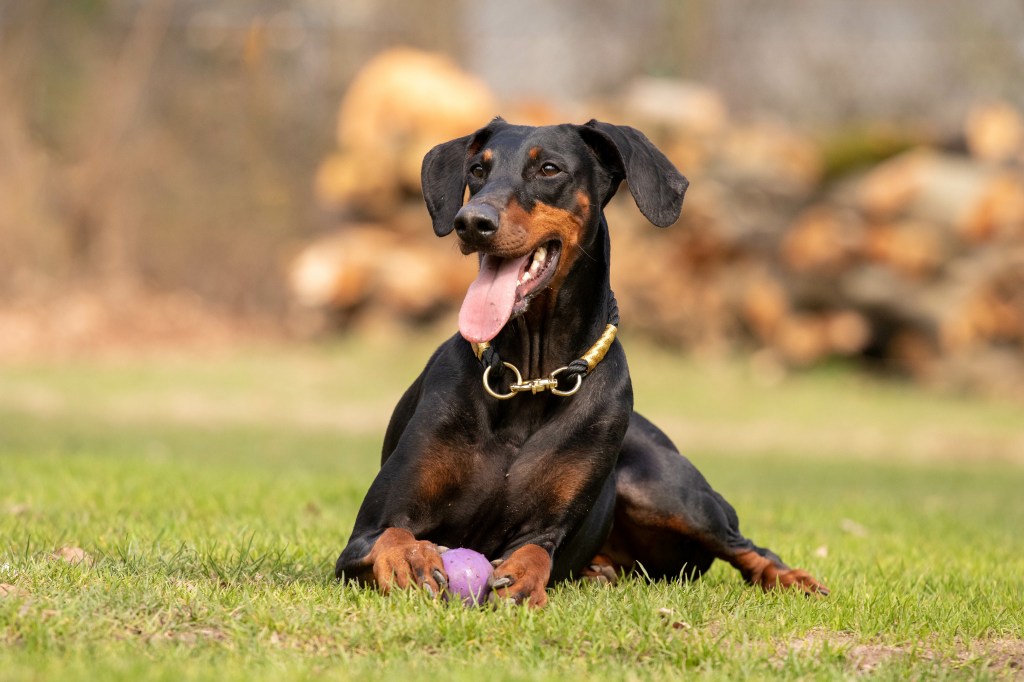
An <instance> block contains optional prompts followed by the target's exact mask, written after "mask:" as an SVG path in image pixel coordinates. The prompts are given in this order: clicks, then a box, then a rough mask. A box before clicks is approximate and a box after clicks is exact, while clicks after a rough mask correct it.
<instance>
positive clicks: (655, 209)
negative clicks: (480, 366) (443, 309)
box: [422, 118, 688, 342]
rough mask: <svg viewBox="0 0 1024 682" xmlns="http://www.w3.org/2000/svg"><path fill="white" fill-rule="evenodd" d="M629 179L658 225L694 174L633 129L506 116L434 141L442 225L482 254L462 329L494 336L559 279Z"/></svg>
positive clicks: (430, 179)
mask: <svg viewBox="0 0 1024 682" xmlns="http://www.w3.org/2000/svg"><path fill="white" fill-rule="evenodd" d="M623 180H625V181H626V182H627V183H628V185H629V189H630V192H631V193H632V195H633V199H634V200H635V201H636V205H637V207H638V208H639V209H640V212H641V213H643V214H644V216H646V217H647V219H648V220H650V221H651V222H652V223H654V224H655V225H658V226H660V227H667V226H668V225H671V224H672V223H674V222H675V221H676V220H677V219H678V217H679V211H680V208H681V207H682V203H683V194H684V193H685V192H686V187H687V184H688V183H687V181H686V178H684V177H683V176H682V175H681V174H680V173H679V171H677V170H676V168H675V167H674V166H673V165H672V163H671V162H670V161H669V160H668V159H667V158H665V155H664V154H662V153H661V152H660V151H658V149H657V148H656V147H655V146H654V145H653V144H652V143H651V141H650V140H648V139H647V138H646V137H645V136H644V135H643V133H641V132H639V131H637V130H635V129H633V128H629V127H626V126H616V125H611V124H608V123H601V122H599V121H590V122H589V123H587V124H586V125H571V124H564V125H557V126H544V127H539V128H534V127H530V126H516V125H509V124H508V123H506V122H505V121H503V120H502V119H500V118H499V119H495V120H494V121H492V122H491V123H490V124H489V125H487V126H486V127H484V128H481V129H480V130H478V131H476V132H475V133H473V134H472V135H467V136H466V137H461V138H459V139H456V140H452V141H450V142H445V143H444V144H440V145H438V146H437V147H434V148H433V149H432V150H431V151H430V152H429V153H428V154H427V156H426V157H425V158H424V159H423V171H422V181H423V196H424V199H425V200H426V203H427V210H428V211H429V212H430V217H431V219H432V220H433V223H434V232H435V233H437V235H438V236H439V237H443V236H445V235H447V234H449V233H451V231H452V230H455V232H456V234H457V235H458V238H459V245H460V248H461V249H462V251H463V253H467V254H469V253H474V252H477V253H480V254H481V261H480V275H479V276H478V277H477V280H476V281H475V282H474V283H473V285H472V286H471V287H470V289H469V292H468V293H467V295H466V300H465V302H464V303H463V306H462V312H461V314H460V316H459V328H460V330H461V332H462V335H463V336H464V337H466V339H468V340H469V341H473V342H481V341H489V340H490V339H492V338H493V337H494V336H495V335H496V334H497V333H498V332H499V331H500V330H501V328H502V327H503V326H504V325H505V323H506V322H507V321H508V320H509V318H511V317H513V316H515V315H518V314H521V313H522V312H523V311H524V310H525V309H526V307H527V305H528V304H529V302H530V300H531V299H532V298H533V297H534V296H535V295H536V294H538V293H539V292H540V291H542V290H544V289H545V288H547V287H554V288H557V287H558V286H560V284H561V282H564V280H565V278H566V277H567V275H568V274H569V272H570V271H571V270H572V266H573V263H574V262H575V260H576V256H577V255H578V254H579V253H580V250H581V249H585V248H586V247H587V245H588V244H589V242H590V240H591V239H593V238H594V232H595V229H594V226H595V225H596V224H598V222H599V221H600V215H601V209H603V208H604V206H605V204H607V203H608V201H609V200H610V199H611V198H612V196H614V195H615V192H616V190H617V189H618V187H619V184H620V183H621V182H622V181H623ZM467 187H468V189H469V201H467V202H466V203H465V204H464V205H463V198H464V195H465V191H466V189H467Z"/></svg>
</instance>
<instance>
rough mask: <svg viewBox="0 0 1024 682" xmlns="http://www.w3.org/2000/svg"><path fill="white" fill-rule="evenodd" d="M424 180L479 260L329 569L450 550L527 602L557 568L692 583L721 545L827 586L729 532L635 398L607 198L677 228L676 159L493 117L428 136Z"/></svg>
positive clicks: (780, 579) (642, 140)
mask: <svg viewBox="0 0 1024 682" xmlns="http://www.w3.org/2000/svg"><path fill="white" fill-rule="evenodd" d="M422 180H423V194H424V197H425V199H426V203H427V208H428V210H429V212H430V216H431V218H432V219H433V224H434V231H435V232H436V233H437V235H438V236H441V237H443V236H445V235H447V234H449V233H450V232H451V231H452V230H454V231H455V232H456V234H457V236H458V239H459V246H460V248H461V250H462V252H463V253H464V254H474V253H475V254H477V255H478V258H479V261H480V271H479V275H478V276H477V279H476V280H475V281H474V282H473V284H472V285H471V286H470V288H469V291H468V293H467V294H466V298H465V300H464V302H463V304H462V309H461V311H460V314H459V332H460V333H459V334H456V335H455V336H453V337H452V338H450V339H448V340H447V341H446V342H445V343H444V344H442V345H441V347H440V348H438V349H437V351H436V352H435V353H434V355H433V356H432V357H431V358H430V360H429V362H427V366H426V368H425V369H424V370H423V373H422V374H420V376H419V377H418V378H417V379H416V381H415V382H414V383H413V384H412V386H411V387H410V388H409V390H407V391H406V392H405V395H403V396H402V398H401V400H400V401H399V403H398V406H397V407H396V408H395V412H394V414H393V415H392V417H391V422H390V424H389V425H388V429H387V433H386V435H385V438H384V448H383V455H382V460H381V469H380V473H379V474H378V475H377V478H376V480H375V481H374V482H373V485H372V486H371V487H370V490H369V492H368V493H367V495H366V499H365V500H364V501H363V504H362V507H361V508H360V510H359V514H358V516H357V518H356V522H355V528H354V529H353V531H352V536H351V538H350V539H349V543H348V546H347V547H345V550H344V551H343V552H342V553H341V556H340V557H339V558H338V563H337V567H336V574H337V575H338V576H339V577H344V578H346V579H356V580H358V581H360V582H364V583H368V584H376V585H377V586H378V587H379V588H380V589H382V590H383V591H385V592H388V591H390V590H391V589H393V588H405V587H413V586H419V587H422V588H423V589H425V590H426V591H428V592H430V593H432V594H436V593H438V591H440V590H442V589H443V588H444V587H445V584H446V576H445V574H444V568H443V565H442V562H441V555H440V552H442V551H444V547H445V546H448V547H470V548H472V549H475V550H477V551H478V552H481V553H483V554H484V555H485V556H487V557H488V558H490V559H492V560H494V563H495V564H496V568H495V570H494V573H493V575H492V577H491V585H492V587H493V590H492V592H491V599H495V600H513V601H515V602H517V603H523V602H526V603H528V604H529V605H531V606H543V605H544V604H545V603H546V602H547V595H546V587H547V586H548V585H550V584H552V583H553V582H555V581H557V580H562V579H566V578H569V577H590V578H594V579H598V580H608V581H614V580H615V579H616V578H617V577H618V576H619V575H620V573H622V572H632V571H638V572H641V571H642V573H644V574H646V575H647V576H650V577H651V578H654V579H660V578H669V579H672V578H678V577H683V578H690V577H694V576H699V575H700V574H702V573H703V572H705V571H706V570H708V567H709V566H711V564H712V562H713V561H714V560H715V559H723V560H725V561H727V562H729V563H730V564H731V565H732V566H734V567H735V568H736V569H738V570H739V571H740V573H741V574H742V575H743V577H744V579H746V581H747V582H749V583H752V584H755V585H760V586H761V587H762V588H764V589H773V588H776V587H795V588H797V589H799V590H802V591H804V592H807V593H816V594H827V593H828V591H827V590H826V588H825V587H824V586H823V585H822V584H821V583H819V582H818V581H816V580H815V579H814V578H813V577H811V575H809V574H808V573H807V572H806V571H802V570H798V569H791V568H789V567H788V566H786V564H784V563H783V562H782V560H781V559H779V557H778V556H776V555H775V554H774V553H773V552H771V551H769V550H767V549H764V548H761V547H758V546H756V545H754V544H753V543H752V542H751V541H750V540H748V539H747V538H746V537H744V536H743V535H742V534H740V529H739V520H738V519H737V516H736V512H735V511H734V510H733V508H732V506H730V505H729V503H728V502H726V501H725V500H724V499H723V498H722V496H721V495H719V494H718V493H716V492H715V491H714V490H712V489H711V486H710V485H708V482H707V481H706V480H705V479H704V477H703V476H702V475H701V474H700V472H698V471H697V469H696V468H695V467H694V466H693V464H691V463H690V462H689V461H688V460H687V459H686V458H685V457H683V456H682V455H680V454H679V452H678V450H676V448H675V446H674V445H673V444H672V442H671V441H670V440H669V439H668V437H667V436H665V434H664V433H662V432H661V431H660V430H659V429H658V428H657V427H656V426H654V425H653V424H651V423H650V422H649V421H647V420H646V419H644V418H643V417H641V416H640V415H639V414H637V413H635V412H634V411H633V387H632V384H631V383H630V378H629V370H628V368H627V366H626V355H625V353H624V352H623V349H622V346H621V345H620V343H619V342H618V341H617V340H615V339H614V333H615V325H616V324H617V322H618V319H617V317H618V312H617V306H616V304H615V300H614V297H613V296H612V293H611V289H610V287H609V273H608V265H609V230H608V224H607V223H606V222H605V219H604V215H603V212H602V211H603V208H604V206H605V205H606V204H607V203H608V200H609V199H611V198H612V195H614V194H615V191H616V189H617V188H618V187H619V184H620V183H621V182H622V181H623V180H625V181H626V182H627V184H628V186H629V190H630V192H631V193H632V195H633V199H634V200H635V201H636V205H637V207H638V208H639V209H640V211H641V213H643V215H644V216H646V217H647V219H648V220H650V221H651V222H652V223H654V224H655V225H658V226H661V227H665V226H668V225H671V224H672V223H674V222H675V221H676V219H677V218H678V217H679V212H680V208H681V207H682V203H683V194H684V192H685V191H686V187H687V184H688V183H687V181H686V179H685V178H684V177H683V176H682V175H680V173H679V172H678V171H677V170H676V169H675V167H674V166H673V165H672V163H671V162H670V161H669V160H668V159H667V158H665V156H664V155H663V154H662V153H661V152H660V151H658V149H656V148H655V147H654V145H653V144H652V143H651V142H650V141H649V140H648V139H647V138H646V137H645V136H644V135H643V134H642V133H640V132H639V131H637V130H635V129H633V128H629V127H625V126H616V125H610V124H607V123H601V122H598V121H591V122H589V123H587V124H586V125H569V124H566V125H556V126H545V127H536V128H535V127H528V126H518V125H510V124H508V123H506V122H505V121H503V120H501V119H495V120H494V121H492V122H491V123H490V124H489V125H487V126H486V127H484V128H482V129H481V130H478V131H477V132H475V133H473V134H472V135H468V136H466V137H463V138H459V139H457V140H452V141H451V142H446V143H444V144H441V145H439V146H437V147H435V148H434V149H433V150H431V151H430V152H429V153H428V154H427V156H426V158H425V159H424V160H423V174H422ZM467 188H468V190H469V195H470V198H469V200H468V201H467V202H466V203H465V205H463V202H464V197H465V192H466V189H467ZM382 257H386V256H382ZM523 375H525V376H526V377H527V378H525V379H524V378H523Z"/></svg>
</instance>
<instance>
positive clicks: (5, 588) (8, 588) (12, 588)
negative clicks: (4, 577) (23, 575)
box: [0, 583, 26, 599]
mask: <svg viewBox="0 0 1024 682" xmlns="http://www.w3.org/2000/svg"><path fill="white" fill-rule="evenodd" d="M25 594H26V593H25V590H23V589H21V588H20V587H18V586H17V585H11V584H10V583H0V599H2V598H4V597H21V596H23V595H25Z"/></svg>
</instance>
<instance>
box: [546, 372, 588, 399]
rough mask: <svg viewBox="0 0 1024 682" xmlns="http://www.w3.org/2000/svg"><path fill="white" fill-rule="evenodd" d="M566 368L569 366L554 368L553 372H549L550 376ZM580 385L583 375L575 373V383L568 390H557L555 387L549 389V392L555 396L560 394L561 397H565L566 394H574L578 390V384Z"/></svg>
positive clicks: (555, 375)
mask: <svg viewBox="0 0 1024 682" xmlns="http://www.w3.org/2000/svg"><path fill="white" fill-rule="evenodd" d="M567 369H569V368H568V367H561V368H559V369H556V370H555V371H554V372H552V373H551V378H552V379H554V378H555V377H557V376H558V375H559V374H561V373H562V372H564V371H565V370H567ZM582 385H583V375H582V374H577V375H576V385H575V386H573V387H572V388H570V389H569V390H568V391H560V390H558V388H557V387H555V388H552V389H551V392H552V393H554V394H555V395H557V396H560V397H562V398H566V397H568V396H571V395H575V393H576V391H578V390H580V386H582Z"/></svg>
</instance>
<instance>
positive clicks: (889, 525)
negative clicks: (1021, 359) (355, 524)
mask: <svg viewBox="0 0 1024 682" xmlns="http://www.w3.org/2000/svg"><path fill="white" fill-rule="evenodd" d="M401 349H402V350H404V354H398V353H397V351H398V350H399V348H398V347H396V346H394V345H389V344H386V343H383V344H382V343H372V344H368V343H359V342H346V343H342V344H338V345H332V346H329V347H323V348H316V349H308V348H307V349H301V350H281V349H264V350H259V351H248V352H245V353H241V354H238V355H232V356H220V357H215V358H205V359H199V358H181V357H178V358H162V359H153V358H145V359H143V358H140V359H136V360H122V361H119V362H113V361H107V362H100V361H93V362H89V363H69V362H63V363H61V362H49V363H33V364H22V365H18V366H9V367H4V368H0V583H8V584H13V585H15V586H16V588H17V594H15V595H9V596H7V597H0V679H4V680H21V679H26V680H28V679H54V678H60V679H68V680H74V679H84V678H92V679H137V678H145V679H169V680H179V679H186V678H196V679H216V680H235V679H247V680H249V679H323V678H365V679H374V680H376V679H393V678H404V679H415V678H420V677H427V676H431V677H443V678H445V679H453V680H469V679H473V680H480V679H482V678H483V679H487V680H488V681H489V682H490V681H491V680H504V679H558V678H562V679H565V678H571V679H596V678H600V679H663V678H681V677H690V678H693V677H696V678H701V677H705V678H724V679H746V678H754V679H757V678H766V677H781V678H787V679H789V678H799V677H804V678H809V679H832V678H837V679H839V678H846V677H850V676H856V675H859V674H864V673H871V674H873V675H876V676H879V677H882V678H889V679H905V678H908V677H917V678H920V677H928V678H932V677H937V678H943V677H951V678H957V679H959V678H962V677H978V678H988V677H1002V676H1013V675H1018V676H1019V675H1020V674H1021V667H1020V666H1021V665H1024V615H1022V614H1024V588H1022V584H1024V583H1022V578H1021V576H1022V575H1024V540H1022V539H1021V532H1020V531H1021V525H1020V524H1021V521H1022V519H1024V494H1021V490H1022V489H1024V467H1022V466H1021V462H1022V461H1024V452H1022V451H1021V450H1018V449H1016V447H1017V445H1018V444H1019V443H1020V438H1021V433H1020V431H1021V429H1022V428H1024V427H1022V426H1021V424H1024V419H1022V418H1021V411H1022V408H1021V406H1020V405H1014V404H1009V403H995V402H984V401H973V400H966V399H962V398H955V397H941V396H934V395H923V394H920V393H917V392H915V391H913V390H911V389H909V388H907V387H904V386H899V385H892V384H885V383H880V382H874V381H870V380H866V379H864V378H861V377H858V376H856V375H853V374H851V373H849V372H846V371H843V370H841V369H831V370H826V371H823V372H818V373H815V374H811V375H806V376H798V377H794V378H792V379H791V380H789V381H787V382H785V383H784V384H782V385H779V386H773V387H766V386H758V385H757V384H756V383H753V382H751V381H750V379H749V376H748V372H747V370H746V368H745V367H744V365H743V364H742V363H739V362H731V361H726V362H716V363H700V362H696V361H693V360H682V359H679V358H677V357H674V356H672V355H670V354H668V353H665V352H663V351H657V350H655V349H651V348H647V347H644V346H642V345H639V344H636V345H635V346H633V344H631V355H630V358H631V363H632V370H633V374H634V382H635V384H636V388H637V394H638V407H640V408H641V409H643V410H644V411H645V412H646V413H648V414H650V415H651V416H652V417H654V418H656V419H657V420H658V421H660V422H664V423H666V424H667V425H668V430H669V431H670V433H671V434H672V435H673V437H675V438H676V439H677V441H679V442H680V444H681V445H683V447H684V449H686V450H688V452H689V454H690V455H691V459H693V460H694V461H695V462H696V463H697V464H698V466H700V468H701V469H702V470H703V471H704V472H705V474H706V475H707V476H708V478H709V479H710V480H711V481H712V483H713V484H714V485H715V486H716V487H717V488H718V489H719V490H720V491H721V492H722V493H723V494H725V495H726V497H727V498H729V499H730V500H731V501H732V502H733V504H734V505H735V506H736V508H737V510H738V511H739V513H740V517H741V519H743V521H744V530H745V531H746V533H747V534H748V535H750V536H751V537H753V538H754V539H755V541H758V542H760V543H763V544H767V545H769V546H771V547H772V548H773V549H775V550H776V551H778V552H779V553H780V554H782V555H783V557H784V558H786V559H787V560H788V561H789V562H790V563H792V564H795V565H799V566H802V567H804V568H807V569H808V570H810V571H811V572H812V573H814V574H815V575H816V576H818V577H820V578H821V579H822V580H824V581H825V582H826V583H827V584H828V585H829V587H830V588H832V596H830V597H828V598H827V599H805V598H802V597H800V596H798V595H795V594H774V593H773V594H764V593H761V592H759V591H755V590H752V589H749V588H747V587H745V586H744V585H743V584H742V582H741V581H740V579H739V576H738V575H737V574H736V573H735V572H734V571H732V570H731V569H729V568H728V567H725V566H722V565H716V567H715V568H714V569H713V570H712V571H711V573H710V574H709V575H708V576H707V577H706V578H705V579H703V580H700V581H697V582H694V583H688V584H680V583H669V584H666V583H658V584H646V583H644V582H642V581H639V580H627V581H625V582H624V583H621V584H620V585H618V586H616V587H614V588H602V587H599V586H595V585H589V584H586V585H579V584H567V585H562V586H560V587H557V588H555V589H554V590H552V592H551V601H550V605H549V607H548V608H547V609H545V610H543V611H539V612H538V611H530V610H527V609H517V608H502V609H498V610H467V609H463V608H461V607H450V606H447V605H445V604H443V603H436V602H432V601H430V600H428V599H427V598H425V597H423V596H422V595H419V594H406V595H398V596H395V597H391V598H383V597H381V596H380V595H378V594H376V593H375V592H372V591H365V590H357V589H354V588H351V587H344V586H339V585H337V584H335V583H334V581H333V580H332V579H331V574H332V569H333V563H334V559H335V558H336V556H337V554H338V552H339V551H340V549H341V547H342V546H343V545H344V542H345V539H346V536H347V533H348V531H349V530H350V528H351V525H352V521H353V518H354V515H355V512H356V510H357V508H358V505H359V502H360V500H361V497H362V494H363V493H364V491H365V489H366V487H367V485H368V484H369V482H370V480H371V479H372V477H373V474H374V471H375V468H376V462H377V457H378V448H379V440H380V436H381V433H382V429H383V425H384V424H385V423H386V419H387V416H388V413H389V410H390V408H391V404H392V403H393V402H394V400H396V399H397V397H398V395H399V393H400V392H401V390H402V388H403V387H404V384H405V383H406V382H407V381H408V380H410V379H411V377H412V375H413V374H414V373H415V372H416V371H417V369H418V367H419V366H420V365H421V364H422V362H423V361H424V360H425V358H426V355H427V353H428V352H429V346H428V345H426V344H423V343H419V342H417V343H415V344H409V345H406V346H403V347H402V348H401ZM865 434H867V435H865ZM61 547H81V548H83V549H85V550H86V551H87V552H88V554H89V555H90V557H91V558H92V559H93V562H92V563H91V564H89V565H86V564H81V565H69V564H67V563H65V562H62V561H54V560H53V559H52V555H53V553H54V552H55V550H57V549H59V548H61ZM665 610H668V612H666V611H665ZM1014 666H1016V667H1014Z"/></svg>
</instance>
